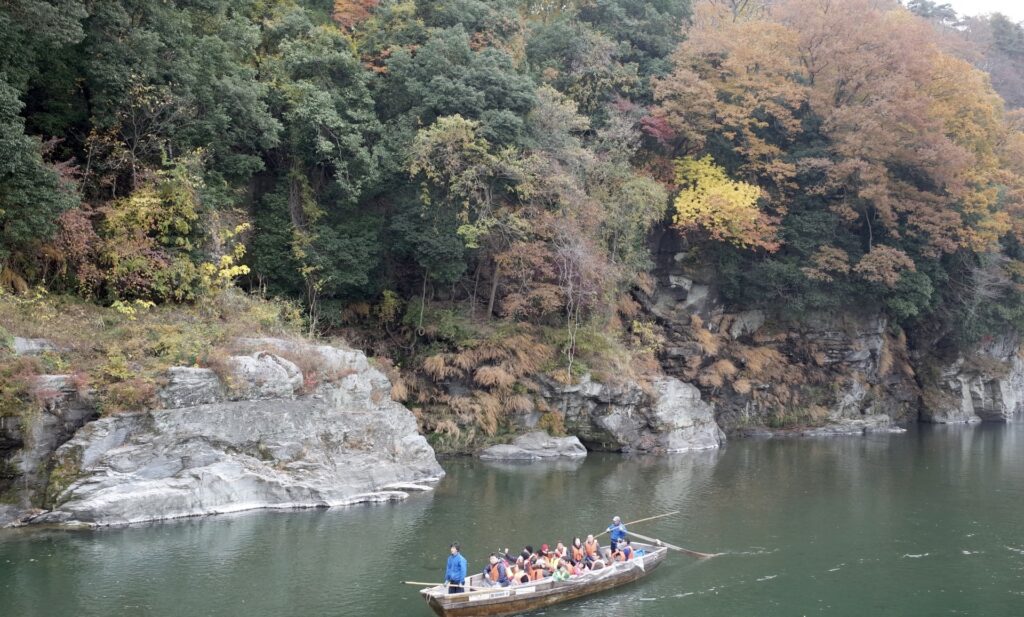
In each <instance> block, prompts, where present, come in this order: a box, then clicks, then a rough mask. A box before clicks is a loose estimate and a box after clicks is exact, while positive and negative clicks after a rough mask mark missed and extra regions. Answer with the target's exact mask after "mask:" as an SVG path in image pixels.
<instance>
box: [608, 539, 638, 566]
mask: <svg viewBox="0 0 1024 617" xmlns="http://www.w3.org/2000/svg"><path fill="white" fill-rule="evenodd" d="M632 558H633V547H632V546H630V542H629V538H625V539H623V540H621V541H619V544H618V546H616V547H615V550H614V551H612V561H629V560H630V559H632Z"/></svg>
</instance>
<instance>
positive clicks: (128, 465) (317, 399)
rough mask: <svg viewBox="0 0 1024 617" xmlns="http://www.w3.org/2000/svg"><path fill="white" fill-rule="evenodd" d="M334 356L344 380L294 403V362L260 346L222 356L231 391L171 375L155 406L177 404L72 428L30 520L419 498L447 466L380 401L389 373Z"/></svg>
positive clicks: (100, 520) (167, 515)
mask: <svg viewBox="0 0 1024 617" xmlns="http://www.w3.org/2000/svg"><path fill="white" fill-rule="evenodd" d="M284 343H286V342H282V344H284ZM287 344H288V345H290V346H296V347H297V352H299V353H307V352H308V353H319V351H318V350H304V349H303V348H302V347H301V344H299V343H292V342H287ZM267 347H270V345H267ZM310 347H313V346H310ZM316 347H325V346H316ZM333 359H334V361H335V364H339V366H334V367H333V369H334V370H342V369H344V373H339V374H344V377H342V378H340V380H338V381H337V382H336V383H328V384H324V385H321V386H320V387H319V388H318V389H317V390H316V391H315V392H314V393H313V394H310V395H307V396H296V395H295V392H296V390H297V389H298V388H299V386H301V385H302V384H303V376H302V373H301V371H299V369H298V367H297V366H296V365H295V364H294V363H293V362H290V361H288V360H285V359H284V358H281V357H279V356H276V355H274V354H273V353H270V352H269V351H257V352H255V353H253V354H251V355H246V356H233V357H232V358H231V359H230V362H229V365H230V366H231V367H232V369H233V373H232V376H231V377H232V380H233V382H234V383H233V384H232V385H233V389H231V390H229V389H228V388H225V387H224V386H223V385H222V384H220V381H219V379H217V376H216V374H214V373H213V371H210V370H209V369H195V368H187V367H176V368H174V369H171V371H169V379H168V385H167V387H166V388H165V389H164V390H163V391H162V392H161V393H160V399H161V400H162V401H164V402H165V404H173V405H180V406H178V407H173V408H170V409H159V410H153V411H147V412H139V413H127V414H119V415H114V416H108V417H103V418H100V419H98V420H94V421H92V422H90V423H88V424H86V425H85V426H84V427H82V428H81V429H79V430H78V431H77V432H76V433H75V434H74V436H73V437H72V438H71V439H70V440H68V441H67V442H66V443H64V444H63V445H61V446H60V447H59V448H58V449H57V450H56V452H55V453H54V454H53V456H52V463H51V465H52V472H51V473H50V478H49V482H48V484H47V486H46V491H45V495H46V497H45V503H46V504H47V505H49V506H50V509H49V510H48V511H45V512H42V513H37V514H34V515H30V516H29V517H28V521H27V522H28V523H31V524H60V525H68V526H78V525H86V526H90V527H102V526H120V525H130V524H135V523H143V522H150V521H158V520H165V519H174V518H184V517H189V516H206V515H212V514H221V513H227V512H239V511H244V510H253V509H300V508H326V507H338V506H347V505H353V504H356V503H368V502H382V501H394V500H400V499H405V498H406V497H408V495H409V491H412V490H429V488H430V487H427V486H424V483H429V482H433V481H436V480H438V479H439V478H440V477H442V476H443V475H444V470H443V469H442V468H441V466H440V465H439V464H438V463H437V459H436V457H435V456H434V451H433V449H432V448H431V447H430V445H429V444H428V443H427V441H426V438H425V437H423V436H422V435H420V434H419V433H418V431H417V426H416V420H415V418H414V416H413V415H412V412H410V411H409V410H408V409H406V408H405V407H403V406H402V405H401V404H399V403H396V402H394V401H392V400H391V398H390V388H391V385H390V382H389V381H388V379H387V377H386V376H384V375H383V374H382V373H380V371H378V370H376V369H374V368H372V367H371V366H370V365H369V364H368V363H367V361H366V358H365V356H364V355H363V354H362V353H360V352H355V351H351V350H338V353H337V354H334V355H333ZM343 362H347V363H348V364H349V365H348V366H340V364H341V363H343ZM239 397H240V398H241V399H242V400H237V398H239ZM229 398H235V399H236V400H229Z"/></svg>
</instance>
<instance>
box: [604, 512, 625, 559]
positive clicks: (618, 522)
mask: <svg viewBox="0 0 1024 617" xmlns="http://www.w3.org/2000/svg"><path fill="white" fill-rule="evenodd" d="M607 531H608V537H609V538H611V552H612V553H614V552H615V550H616V549H617V548H618V547H619V542H621V541H623V540H625V539H626V526H625V525H623V524H622V519H621V518H619V517H617V516H613V517H612V524H611V525H608V529H607Z"/></svg>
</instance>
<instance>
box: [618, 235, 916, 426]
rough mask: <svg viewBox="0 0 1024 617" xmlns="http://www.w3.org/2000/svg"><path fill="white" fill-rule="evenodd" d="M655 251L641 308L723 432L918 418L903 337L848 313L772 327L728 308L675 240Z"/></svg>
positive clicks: (711, 278) (667, 361) (666, 355)
mask: <svg viewBox="0 0 1024 617" xmlns="http://www.w3.org/2000/svg"><path fill="white" fill-rule="evenodd" d="M654 244H655V246H656V249H655V257H656V263H657V267H656V269H655V271H654V274H655V280H656V286H655V288H654V289H653V291H652V292H651V293H649V294H639V297H638V299H639V300H640V301H641V303H642V304H643V305H644V307H645V309H646V310H647V312H648V313H649V314H650V315H651V316H652V317H653V318H654V319H655V320H656V322H657V323H658V324H659V325H660V326H661V328H662V331H663V332H664V338H665V344H664V346H663V349H662V353H661V360H662V365H663V367H664V370H665V372H666V373H667V374H668V375H671V376H677V377H679V378H680V379H683V380H686V381H691V382H693V383H696V384H697V385H698V386H699V387H700V390H701V393H702V394H703V396H704V397H705V399H706V400H708V401H710V402H712V403H713V404H714V406H715V410H716V413H715V418H716V419H717V421H718V423H719V424H720V425H721V426H722V427H723V428H724V429H725V430H726V431H728V432H733V433H749V432H763V431H766V430H771V429H784V430H787V431H789V430H792V429H794V428H796V429H800V430H803V431H805V432H810V433H815V434H820V433H826V434H829V433H859V432H865V431H872V430H896V425H897V424H898V423H905V422H908V421H912V420H914V419H916V415H917V408H918V401H919V398H920V389H919V387H918V384H917V382H916V380H915V375H914V369H913V367H912V365H911V362H910V358H909V352H908V350H907V344H906V338H905V337H904V336H903V335H902V333H900V332H896V331H892V330H890V328H889V327H888V323H887V321H886V319H885V318H884V317H883V316H881V315H879V314H877V313H871V312H865V311H860V310H856V309H853V308H851V310H850V311H849V312H848V313H846V314H827V315H826V314H818V315H811V316H809V317H808V318H807V319H805V320H803V321H802V322H800V323H774V322H773V321H772V320H771V318H770V317H769V316H768V315H767V314H766V312H765V311H761V310H736V309H731V308H730V307H728V306H726V305H725V303H724V302H723V301H722V300H721V298H720V295H719V294H718V292H717V287H716V280H717V279H716V277H717V274H716V273H715V272H713V271H711V270H708V269H705V268H701V267H699V266H695V265H693V262H692V260H691V258H690V256H689V254H688V253H687V248H686V247H685V246H684V245H683V244H682V241H681V239H680V238H679V236H678V235H677V234H675V233H673V232H671V231H667V232H665V233H664V234H662V235H660V236H658V237H657V238H656V239H655V243H654Z"/></svg>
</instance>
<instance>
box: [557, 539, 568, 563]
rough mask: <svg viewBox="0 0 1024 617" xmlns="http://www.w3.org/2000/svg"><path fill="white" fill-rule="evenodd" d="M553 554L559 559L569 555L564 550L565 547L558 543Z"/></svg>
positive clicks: (565, 549) (566, 550)
mask: <svg viewBox="0 0 1024 617" xmlns="http://www.w3.org/2000/svg"><path fill="white" fill-rule="evenodd" d="M555 554H556V555H558V558H559V559H565V558H566V556H567V555H568V554H569V549H567V548H565V545H564V544H562V543H561V542H559V543H558V544H557V545H556V546H555Z"/></svg>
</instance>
